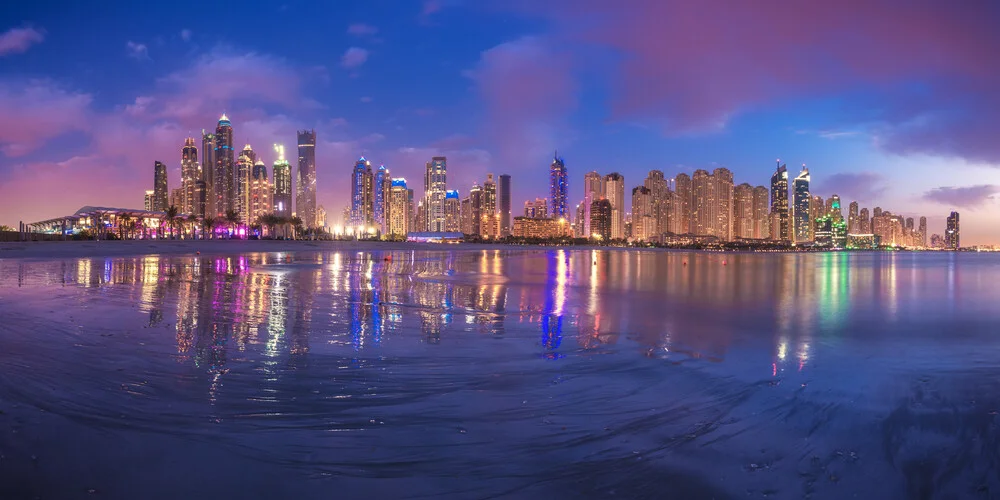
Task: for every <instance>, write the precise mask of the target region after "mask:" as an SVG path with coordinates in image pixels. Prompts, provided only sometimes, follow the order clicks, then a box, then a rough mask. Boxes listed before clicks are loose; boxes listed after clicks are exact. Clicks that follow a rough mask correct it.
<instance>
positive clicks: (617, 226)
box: [591, 172, 625, 240]
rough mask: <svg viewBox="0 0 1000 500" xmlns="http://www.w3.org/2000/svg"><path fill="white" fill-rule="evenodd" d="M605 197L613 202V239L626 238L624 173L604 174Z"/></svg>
mask: <svg viewBox="0 0 1000 500" xmlns="http://www.w3.org/2000/svg"><path fill="white" fill-rule="evenodd" d="M604 197H605V199H606V200H607V201H608V202H609V203H611V239H615V240H620V239H624V238H625V177H624V176H623V175H622V174H620V173H618V172H612V173H610V174H608V175H605V176H604ZM591 208H593V206H591Z"/></svg>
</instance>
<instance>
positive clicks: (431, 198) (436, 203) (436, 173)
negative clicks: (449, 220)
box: [424, 156, 448, 232]
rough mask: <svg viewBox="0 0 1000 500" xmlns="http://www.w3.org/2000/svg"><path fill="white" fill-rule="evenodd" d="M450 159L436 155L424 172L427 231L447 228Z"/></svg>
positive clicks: (438, 230)
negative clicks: (445, 203) (446, 212)
mask: <svg viewBox="0 0 1000 500" xmlns="http://www.w3.org/2000/svg"><path fill="white" fill-rule="evenodd" d="M447 174H448V159H447V158H446V157H444V156H435V157H433V158H431V161H429V162H427V165H426V170H425V172H424V210H425V213H426V217H427V227H426V228H425V230H426V231H432V232H441V231H444V230H445V226H446V224H445V217H444V197H445V191H447V190H448V187H447V182H446V181H447Z"/></svg>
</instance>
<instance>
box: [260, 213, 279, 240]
mask: <svg viewBox="0 0 1000 500" xmlns="http://www.w3.org/2000/svg"><path fill="white" fill-rule="evenodd" d="M257 224H259V225H261V226H262V227H264V228H265V229H266V230H267V236H268V237H270V238H273V237H274V234H273V233H274V225H275V224H277V216H275V215H274V214H272V213H266V214H261V215H260V216H259V217H257Z"/></svg>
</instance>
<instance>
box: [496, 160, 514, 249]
mask: <svg viewBox="0 0 1000 500" xmlns="http://www.w3.org/2000/svg"><path fill="white" fill-rule="evenodd" d="M498 180H499V182H497V205H498V207H497V209H498V210H499V212H500V236H501V237H503V236H509V235H510V232H511V229H512V227H511V216H512V214H511V212H510V210H511V204H510V175H509V174H500V177H499V178H498Z"/></svg>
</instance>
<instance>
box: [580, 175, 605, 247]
mask: <svg viewBox="0 0 1000 500" xmlns="http://www.w3.org/2000/svg"><path fill="white" fill-rule="evenodd" d="M603 196H604V178H603V177H601V174H599V173H597V172H587V173H586V174H585V175H584V176H583V208H584V216H583V234H585V235H586V236H585V237H587V238H589V237H590V235H591V233H592V232H591V230H590V207H591V206H592V205H593V203H594V200H599V199H601V198H602V197H603Z"/></svg>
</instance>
